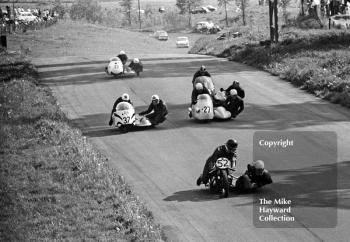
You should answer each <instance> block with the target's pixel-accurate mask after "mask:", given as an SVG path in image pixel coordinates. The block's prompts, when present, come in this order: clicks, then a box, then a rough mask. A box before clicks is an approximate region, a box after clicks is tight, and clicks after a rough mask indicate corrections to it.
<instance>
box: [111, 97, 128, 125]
mask: <svg viewBox="0 0 350 242" xmlns="http://www.w3.org/2000/svg"><path fill="white" fill-rule="evenodd" d="M121 102H128V103H130V104H131V105H132V102H131V101H130V100H128V101H124V100H123V99H122V97H118V99H117V100H115V102H114V104H113V108H112V111H111V117H110V119H109V125H112V124H113V119H112V116H113V113H114V112H115V110H116V108H117V105H118V104H119V103H121Z"/></svg>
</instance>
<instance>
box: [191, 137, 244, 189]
mask: <svg viewBox="0 0 350 242" xmlns="http://www.w3.org/2000/svg"><path fill="white" fill-rule="evenodd" d="M237 147H238V142H237V140H235V139H229V140H227V141H226V143H225V144H224V145H221V146H219V147H217V148H216V149H215V150H214V153H213V154H212V155H211V156H210V157H209V158H208V159H207V161H206V162H205V165H204V169H203V173H202V174H201V175H200V176H199V177H198V179H197V186H199V185H200V184H201V183H203V184H207V183H208V181H209V171H210V169H211V168H212V167H213V166H214V163H215V162H216V160H217V159H218V158H227V159H228V160H229V161H230V162H231V167H232V166H233V163H234V161H233V159H234V158H235V159H236V158H237V152H236V150H237Z"/></svg>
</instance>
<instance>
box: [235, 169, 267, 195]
mask: <svg viewBox="0 0 350 242" xmlns="http://www.w3.org/2000/svg"><path fill="white" fill-rule="evenodd" d="M271 183H272V178H271V175H270V174H269V172H268V171H267V170H265V169H264V170H263V171H262V173H260V174H257V173H256V168H255V167H254V166H253V165H251V164H248V166H247V171H246V172H245V173H244V175H242V176H240V177H239V178H238V179H237V181H236V188H237V189H238V190H239V191H249V190H252V189H255V188H259V187H262V186H265V185H267V184H271Z"/></svg>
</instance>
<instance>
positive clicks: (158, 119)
mask: <svg viewBox="0 0 350 242" xmlns="http://www.w3.org/2000/svg"><path fill="white" fill-rule="evenodd" d="M167 114H168V110H167V107H166V106H165V104H164V103H163V101H162V100H159V103H157V104H153V103H151V104H150V105H149V107H148V109H147V110H146V111H143V112H141V113H140V115H145V116H146V117H147V118H148V119H149V121H150V122H151V123H152V125H156V124H159V123H162V122H164V121H165V116H166V115H167Z"/></svg>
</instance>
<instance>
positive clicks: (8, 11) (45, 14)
mask: <svg viewBox="0 0 350 242" xmlns="http://www.w3.org/2000/svg"><path fill="white" fill-rule="evenodd" d="M21 13H31V14H33V15H34V16H36V17H37V18H38V19H42V20H45V21H47V20H49V19H50V18H54V17H57V13H56V12H55V11H53V10H52V9H43V10H42V9H40V8H33V9H32V8H27V9H25V8H23V7H17V8H11V7H10V6H6V7H5V9H3V8H1V7H0V20H1V21H7V20H16V19H17V17H18V16H19V15H21Z"/></svg>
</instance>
